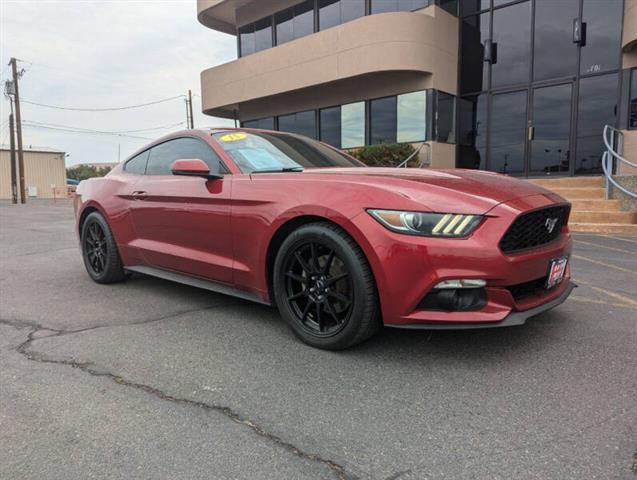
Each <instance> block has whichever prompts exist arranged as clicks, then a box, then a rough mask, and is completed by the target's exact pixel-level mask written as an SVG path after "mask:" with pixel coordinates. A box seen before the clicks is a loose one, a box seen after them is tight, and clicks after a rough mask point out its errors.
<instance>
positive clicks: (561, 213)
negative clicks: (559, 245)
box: [500, 205, 570, 253]
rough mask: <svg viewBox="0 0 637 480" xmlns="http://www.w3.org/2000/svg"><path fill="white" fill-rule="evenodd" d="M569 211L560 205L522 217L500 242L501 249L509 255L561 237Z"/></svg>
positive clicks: (566, 206)
mask: <svg viewBox="0 0 637 480" xmlns="http://www.w3.org/2000/svg"><path fill="white" fill-rule="evenodd" d="M569 209H570V208H569V206H568V205H559V206H557V207H549V208H543V209H541V210H535V211H533V212H529V213H525V214H522V215H520V216H519V217H518V218H516V219H515V221H514V222H513V224H512V225H511V226H510V227H509V229H508V230H507V232H506V233H505V234H504V236H503V237H502V240H500V249H501V250H502V251H503V252H506V253H508V252H515V251H517V250H526V249H527V248H534V247H539V246H540V245H545V244H547V243H549V242H552V241H553V240H555V239H556V238H557V237H559V236H560V232H561V231H562V227H563V226H564V225H565V224H566V221H567V219H568V213H569ZM551 226H552V227H553V228H550V227H551Z"/></svg>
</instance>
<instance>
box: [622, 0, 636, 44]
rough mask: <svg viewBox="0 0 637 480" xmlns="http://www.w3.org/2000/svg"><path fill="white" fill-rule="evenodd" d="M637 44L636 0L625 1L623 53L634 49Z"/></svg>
mask: <svg viewBox="0 0 637 480" xmlns="http://www.w3.org/2000/svg"><path fill="white" fill-rule="evenodd" d="M636 44H637V0H625V3H624V36H623V38H622V48H623V49H624V51H625V52H627V51H629V50H631V49H634V47H635V45H636Z"/></svg>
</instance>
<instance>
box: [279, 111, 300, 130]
mask: <svg viewBox="0 0 637 480" xmlns="http://www.w3.org/2000/svg"><path fill="white" fill-rule="evenodd" d="M295 126H296V114H294V113H292V114H290V115H281V116H279V130H280V131H281V132H294V130H295Z"/></svg>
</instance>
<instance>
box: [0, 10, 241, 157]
mask: <svg viewBox="0 0 637 480" xmlns="http://www.w3.org/2000/svg"><path fill="white" fill-rule="evenodd" d="M0 9H1V11H0V14H1V15H0V17H1V20H0V32H1V33H0V63H1V65H0V66H1V67H2V69H1V70H0V71H1V75H2V77H1V78H2V81H3V82H4V80H5V79H7V78H8V77H9V73H10V70H9V68H8V67H6V64H7V62H8V61H9V58H10V57H16V58H19V59H22V60H24V62H22V63H20V66H21V67H22V68H24V69H25V70H26V72H25V74H24V77H23V78H22V80H21V82H20V95H21V97H22V98H23V99H28V100H32V101H35V102H39V103H46V104H52V105H63V106H76V107H111V106H123V105H132V104H139V103H145V102H149V101H153V100H156V99H161V98H167V97H172V96H175V95H180V94H185V93H186V92H187V91H188V89H192V91H193V92H194V93H196V94H198V93H199V90H200V81H199V74H200V72H201V71H202V70H204V69H206V68H208V67H211V66H213V65H218V64H221V63H225V62H228V61H231V60H233V59H234V58H236V40H235V37H234V36H231V35H226V34H223V33H219V32H215V31H213V30H210V29H208V28H206V27H204V26H203V25H201V24H199V22H198V21H197V18H196V3H195V1H194V0H192V1H190V0H187V1H175V0H171V1H167V0H164V1H152V2H151V1H104V0H100V1H79V0H76V1H70V0H67V1H25V0H22V1H11V0H3V1H2V2H0ZM193 103H194V105H193V107H194V110H195V126H196V127H197V126H204V125H205V126H211V125H228V124H229V123H228V121H227V120H222V119H215V118H213V117H208V116H204V115H203V114H201V99H200V97H198V96H197V95H195V97H194V102H193ZM1 109H2V112H1V119H0V123H3V122H5V120H6V117H7V116H8V111H9V104H8V102H7V101H6V100H4V99H3V101H2V104H1ZM185 111H186V107H185V104H184V102H183V100H182V99H177V100H173V101H171V102H166V103H162V104H159V105H155V106H153V107H148V108H143V109H137V110H124V111H120V112H71V111H64V110H51V109H45V108H41V107H36V106H33V105H28V104H26V103H25V104H23V108H22V117H23V119H24V120H31V121H36V122H44V123H51V124H58V125H71V126H77V127H82V128H87V129H95V130H103V131H121V130H134V129H142V128H147V127H154V126H158V125H169V124H174V123H176V122H180V121H182V120H185ZM3 125H4V123H3ZM164 133H167V131H166V130H165V131H154V132H150V133H144V134H140V135H141V136H147V137H153V138H155V137H158V136H161V135H163V134H164ZM23 136H24V142H25V144H27V145H29V144H30V145H38V146H48V147H55V148H59V149H61V150H64V151H66V152H68V153H69V154H70V156H69V158H68V160H67V163H68V164H69V165H70V164H75V163H82V162H102V161H115V160H117V155H118V149H121V158H125V157H126V156H127V155H129V154H131V153H133V151H135V150H136V149H137V148H139V147H141V146H143V145H144V144H145V143H147V141H146V140H139V139H130V138H126V137H114V136H97V135H95V136H89V135H84V134H74V133H62V132H54V131H51V130H49V131H47V130H42V129H36V128H32V127H26V126H25V128H24V134H23ZM0 137H1V138H0V139H1V140H2V142H3V143H6V141H7V138H8V132H7V129H6V128H5V129H3V130H2V132H1V134H0Z"/></svg>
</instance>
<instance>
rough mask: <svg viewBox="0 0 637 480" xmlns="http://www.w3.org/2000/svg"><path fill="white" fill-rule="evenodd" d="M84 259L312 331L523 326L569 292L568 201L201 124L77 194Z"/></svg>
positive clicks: (308, 337) (328, 335)
mask: <svg viewBox="0 0 637 480" xmlns="http://www.w3.org/2000/svg"><path fill="white" fill-rule="evenodd" d="M75 212H76V218H77V231H78V233H79V236H80V239H81V240H80V243H81V249H82V255H83V258H84V264H85V265H86V269H87V271H88V273H89V275H90V276H91V278H92V279H93V280H95V281H96V282H99V283H111V282H116V281H121V280H123V279H124V278H125V274H126V272H127V271H130V272H139V273H143V274H148V275H154V276H157V277H160V278H164V279H168V280H173V281H177V282H181V283H186V284H189V285H193V286H197V287H201V288H207V289H209V290H213V291H215V292H221V293H225V294H230V295H235V296H238V297H242V298H246V299H250V300H254V301H257V302H261V303H264V304H276V305H277V307H278V309H279V311H280V313H281V315H282V316H283V318H284V319H285V320H286V321H287V322H288V323H289V325H290V326H291V328H292V330H293V331H294V333H295V334H296V335H297V336H298V337H300V338H301V339H302V340H303V341H305V342H307V343H308V344H310V345H313V346H315V347H319V348H325V349H342V348H346V347H349V346H351V345H354V344H356V343H358V342H361V341H363V340H365V339H366V338H368V337H370V336H371V335H372V334H374V333H375V332H376V331H378V329H379V328H380V327H381V326H382V325H383V324H384V325H386V326H391V327H400V328H411V329H441V328H444V329H458V328H483V327H498V326H508V325H520V324H522V323H524V322H525V320H526V319H527V318H529V317H531V316H534V315H537V314H538V313H541V312H544V311H546V310H548V309H550V308H553V307H555V306H556V305H559V304H560V303H562V302H563V301H564V300H565V299H566V298H567V297H568V295H569V294H570V292H571V290H572V289H573V286H574V285H573V284H572V283H571V281H570V268H569V253H570V251H571V238H570V234H569V230H568V226H567V222H568V216H569V212H570V205H569V203H567V202H566V201H565V200H564V199H562V198H561V197H559V196H558V195H556V194H554V193H551V192H550V191H548V190H545V189H543V188H540V187H538V186H535V185H532V184H530V183H528V182H524V181H521V180H516V179H514V178H510V177H506V176H503V175H498V174H495V173H489V172H483V171H476V170H426V169H404V168H401V169H398V168H367V167H365V166H364V165H363V164H362V163H360V162H359V161H357V160H355V159H354V158H352V157H350V156H348V155H346V154H345V153H343V152H341V151H339V150H336V149H334V148H331V147H329V146H327V145H325V144H323V143H320V142H317V141H315V140H311V139H309V138H306V137H303V136H299V135H293V134H287V133H281V132H271V131H261V130H249V129H213V130H188V131H184V132H180V133H175V134H172V135H169V136H167V137H164V138H162V139H160V140H157V141H156V142H154V143H151V144H150V145H148V146H146V147H144V148H143V149H141V150H140V151H139V152H137V153H136V154H135V155H133V156H132V157H131V158H129V159H128V160H127V161H126V162H124V163H123V164H121V165H119V166H117V167H116V168H115V169H113V170H112V171H111V172H110V173H109V174H108V175H107V176H106V177H104V178H98V179H91V180H86V181H83V182H82V183H80V185H79V187H78V189H77V196H76V200H75Z"/></svg>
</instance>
